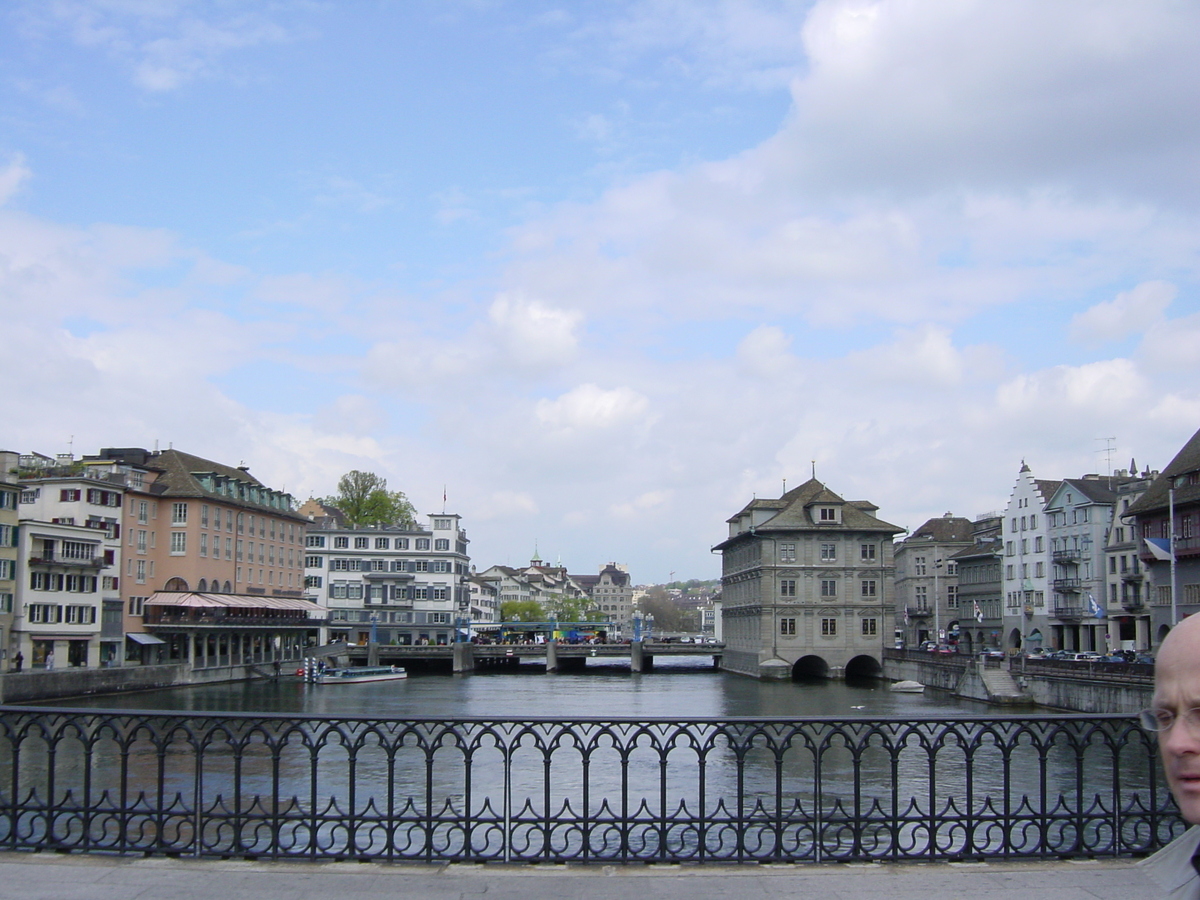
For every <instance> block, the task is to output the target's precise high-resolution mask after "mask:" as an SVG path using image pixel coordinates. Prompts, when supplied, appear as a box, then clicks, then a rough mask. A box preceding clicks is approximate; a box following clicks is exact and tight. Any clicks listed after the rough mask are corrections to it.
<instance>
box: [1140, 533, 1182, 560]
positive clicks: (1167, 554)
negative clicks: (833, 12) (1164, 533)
mask: <svg viewBox="0 0 1200 900" xmlns="http://www.w3.org/2000/svg"><path fill="white" fill-rule="evenodd" d="M1144 540H1145V541H1146V549H1147V550H1149V551H1150V555H1151V556H1153V557H1154V558H1155V559H1161V560H1162V561H1163V562H1173V561H1174V559H1175V554H1174V553H1173V552H1172V551H1171V539H1170V538H1145V539H1144Z"/></svg>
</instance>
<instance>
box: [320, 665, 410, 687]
mask: <svg viewBox="0 0 1200 900" xmlns="http://www.w3.org/2000/svg"><path fill="white" fill-rule="evenodd" d="M407 677H408V672H406V671H405V670H404V669H402V668H401V667H400V666H350V667H348V668H345V669H326V670H325V671H324V672H321V673H320V674H319V675H317V677H316V679H315V680H316V682H317V683H318V684H358V683H359V682H362V681H396V680H397V679H400V678H407Z"/></svg>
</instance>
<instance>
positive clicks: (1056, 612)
mask: <svg viewBox="0 0 1200 900" xmlns="http://www.w3.org/2000/svg"><path fill="white" fill-rule="evenodd" d="M1050 614H1051V615H1052V616H1054V618H1056V619H1082V618H1083V617H1084V611H1083V607H1082V606H1060V605H1058V604H1055V605H1054V608H1053V609H1051V610H1050Z"/></svg>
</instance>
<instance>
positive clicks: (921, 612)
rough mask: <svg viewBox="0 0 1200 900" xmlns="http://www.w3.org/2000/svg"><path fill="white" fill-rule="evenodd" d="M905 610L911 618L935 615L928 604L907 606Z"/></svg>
mask: <svg viewBox="0 0 1200 900" xmlns="http://www.w3.org/2000/svg"><path fill="white" fill-rule="evenodd" d="M904 611H905V613H907V614H908V617H909V618H910V619H928V618H929V617H930V616H932V615H933V610H932V609H930V608H929V607H928V606H906V607H905V608H904Z"/></svg>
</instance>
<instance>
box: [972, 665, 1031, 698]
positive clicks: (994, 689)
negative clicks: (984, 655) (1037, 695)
mask: <svg viewBox="0 0 1200 900" xmlns="http://www.w3.org/2000/svg"><path fill="white" fill-rule="evenodd" d="M979 675H980V677H981V678H982V679H983V685H984V687H985V688H987V692H988V699H989V700H990V701H991V702H992V703H1031V702H1032V699H1031V698H1030V696H1029V695H1028V694H1027V693H1026V692H1025V691H1024V690H1023V689H1022V688H1021V686H1020V685H1019V684H1017V682H1016V680H1015V679H1014V678H1013V677H1012V675H1010V674H1009V673H1008V672H1006V671H1005V670H1004V669H992V668H981V670H980V672H979Z"/></svg>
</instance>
